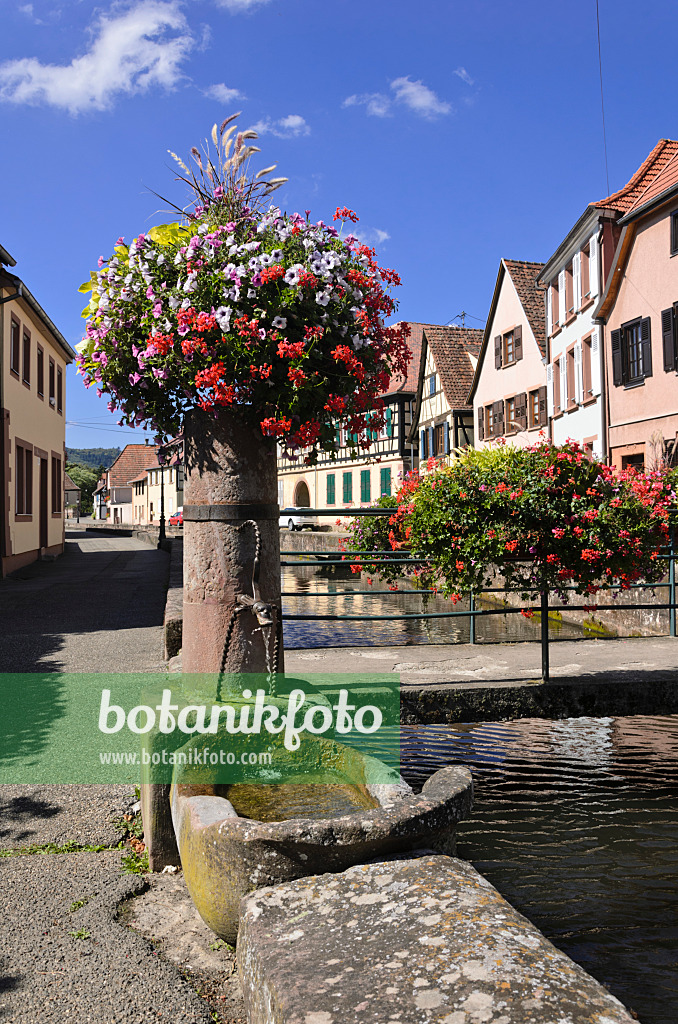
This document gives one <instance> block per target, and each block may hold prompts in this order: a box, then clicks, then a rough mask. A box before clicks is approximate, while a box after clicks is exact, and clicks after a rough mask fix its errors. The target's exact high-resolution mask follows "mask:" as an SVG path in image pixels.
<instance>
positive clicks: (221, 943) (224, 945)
mask: <svg viewBox="0 0 678 1024" xmlns="http://www.w3.org/2000/svg"><path fill="white" fill-rule="evenodd" d="M210 949H213V950H214V951H215V952H216V951H218V950H220V949H226V950H228V952H229V953H234V952H235V946H231V945H230V943H228V942H226V941H225V940H224V939H215V940H214V942H210Z"/></svg>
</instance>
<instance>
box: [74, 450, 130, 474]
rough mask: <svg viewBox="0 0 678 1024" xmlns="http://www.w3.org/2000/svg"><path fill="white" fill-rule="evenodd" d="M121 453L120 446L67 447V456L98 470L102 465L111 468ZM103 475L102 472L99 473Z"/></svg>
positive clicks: (82, 464)
mask: <svg viewBox="0 0 678 1024" xmlns="http://www.w3.org/2000/svg"><path fill="white" fill-rule="evenodd" d="M119 454H120V448H67V449H66V458H67V460H68V461H69V462H77V463H79V464H80V465H81V466H88V467H89V468H90V469H96V470H98V469H99V467H100V466H103V467H104V469H109V468H110V467H111V465H112V464H113V463H114V462H115V460H116V459H117V457H118V455H119ZM99 475H101V474H99Z"/></svg>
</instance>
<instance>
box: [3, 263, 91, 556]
mask: <svg viewBox="0 0 678 1024" xmlns="http://www.w3.org/2000/svg"><path fill="white" fill-rule="evenodd" d="M15 265H16V261H15V260H14V259H13V258H12V257H11V256H10V254H9V253H8V252H7V250H6V249H4V248H2V246H0V424H1V427H2V458H1V459H0V496H1V504H0V557H1V562H0V566H1V571H0V574H2V575H4V574H5V573H7V572H12V571H14V570H15V569H19V568H21V567H22V566H23V565H27V564H28V563H29V562H33V561H35V560H36V559H37V558H39V557H40V556H41V555H45V554H48V555H54V554H60V553H61V552H63V548H64V467H65V462H66V459H65V436H66V431H65V421H66V367H67V366H68V364H69V363H71V362H73V360H74V358H75V352H74V351H73V349H72V348H71V346H70V345H69V344H68V342H67V341H66V339H65V338H64V337H63V335H62V334H61V332H60V331H59V330H58V329H57V328H56V327H55V325H54V324H53V322H52V321H51V319H50V318H49V316H48V315H47V313H46V312H45V310H44V309H43V308H42V306H41V305H40V303H39V302H38V301H37V299H36V298H35V296H34V295H33V294H32V292H31V291H30V290H29V289H28V287H27V285H26V284H25V283H24V282H23V281H22V280H21V278H19V277H17V276H16V275H15V274H13V273H12V272H11V270H10V268H11V267H14V266H15Z"/></svg>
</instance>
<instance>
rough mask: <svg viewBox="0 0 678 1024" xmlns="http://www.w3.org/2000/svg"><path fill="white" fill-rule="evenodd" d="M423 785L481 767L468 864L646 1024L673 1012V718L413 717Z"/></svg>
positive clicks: (677, 976)
mask: <svg viewBox="0 0 678 1024" xmlns="http://www.w3.org/2000/svg"><path fill="white" fill-rule="evenodd" d="M401 759H402V765H403V769H402V771H403V775H404V776H405V778H406V779H407V780H408V782H409V783H410V784H411V785H412V786H413V787H414V788H416V789H419V788H421V786H422V784H423V782H424V781H425V779H426V778H427V777H428V776H429V775H430V774H432V773H433V772H434V771H436V770H437V769H438V768H441V767H443V766H445V765H450V764H463V765H466V766H467V767H469V768H470V769H471V771H472V773H473V777H474V785H475V803H474V809H473V815H472V817H471V818H470V819H469V820H468V821H465V822H462V824H461V825H460V827H459V833H458V845H457V852H458V855H459V856H460V857H462V858H464V859H465V860H468V861H470V862H471V863H472V864H474V866H475V867H476V868H477V869H478V871H480V872H481V874H483V875H485V877H486V878H488V879H489V880H490V881H491V882H492V884H493V885H494V886H496V888H497V889H498V890H499V892H501V894H502V895H503V896H504V897H506V899H507V900H508V901H509V902H510V903H511V904H512V905H513V906H514V907H516V909H517V910H519V911H520V912H521V913H523V914H525V916H526V917H527V918H529V920H530V921H532V922H533V923H534V924H536V925H537V927H538V928H540V929H541V930H542V931H543V932H544V934H545V935H546V936H547V937H548V938H549V939H551V941H552V942H553V943H554V944H555V945H556V946H558V947H559V948H560V949H562V950H563V951H564V952H565V953H567V954H568V956H570V957H571V958H572V959H573V960H575V961H576V962H577V963H578V964H580V965H581V966H582V967H583V968H584V969H585V970H586V971H588V972H589V973H590V974H592V975H593V976H594V977H595V978H597V979H598V980H599V981H600V982H602V983H603V984H604V985H605V986H606V987H608V988H609V990H610V991H611V992H612V993H613V994H614V995H616V996H617V998H618V999H620V1000H621V1001H622V1002H623V1003H624V1004H625V1005H626V1006H627V1007H629V1008H630V1009H632V1010H633V1011H635V1013H636V1014H637V1016H638V1019H639V1020H640V1021H642V1022H643V1024H675V1022H676V1021H677V1020H678V971H677V968H678V860H677V858H676V849H677V848H678V805H677V803H676V796H677V794H678V715H673V716H664V717H643V716H635V717H629V718H571V719H565V720H563V721H555V722H554V721H546V720H544V719H523V720H520V721H516V722H505V723H496V724H492V723H485V724H479V725H456V726H426V727H415V726H406V727H403V729H402V735H401Z"/></svg>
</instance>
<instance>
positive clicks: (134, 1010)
mask: <svg viewBox="0 0 678 1024" xmlns="http://www.w3.org/2000/svg"><path fill="white" fill-rule="evenodd" d="M66 537H67V542H68V543H67V550H66V553H65V554H64V555H63V556H62V557H61V558H59V559H58V560H57V561H56V562H53V563H52V562H49V563H40V562H38V563H35V564H33V565H31V566H28V567H26V568H25V569H23V570H20V571H19V572H17V573H16V574H14V575H13V576H11V577H8V578H6V579H4V580H2V581H0V617H1V619H0V620H1V621H2V624H3V628H2V634H1V635H0V671H3V672H45V671H63V672H80V671H85V670H86V671H89V672H115V671H124V670H127V671H129V670H130V669H132V668H133V669H136V670H139V671H154V670H155V671H164V670H165V665H164V663H163V661H162V643H163V626H162V621H163V613H164V607H165V593H166V586H167V577H168V571H169V556H168V554H167V553H166V552H164V551H157V550H155V549H154V548H152V547H149V545H148V544H144V543H143V542H142V541H139V540H136V539H134V538H131V537H101V536H92V535H91V534H89V535H88V534H85V533H84V530H79V529H78V528H77V526H76V525H75V524H73V528H72V529H71V528H70V524H69V530H68V532H67V534H66ZM134 800H135V796H134V794H133V793H130V792H129V787H125V786H57V785H55V786H30V785H22V786H6V787H2V788H0V920H1V921H2V927H1V928H0V1019H1V1020H2V1021H3V1022H5V1021H6V1022H7V1024H52V1022H55V1024H56V1022H57V1021H58V1022H59V1024H62V1022H63V1021H64V1020H71V1019H73V1020H75V1019H77V1020H78V1021H79V1022H81V1024H85V1022H90V1021H91V1022H92V1024H94V1022H96V1024H103V1022H105V1024H118V1022H120V1024H122V1022H135V1024H136V1022H138V1024H141V1022H144V1024H146V1022H147V1021H151V1020H153V1021H168V1022H169V1021H172V1022H174V1021H179V1020H180V1021H182V1022H186V1024H208V1022H210V1021H214V1019H215V1018H214V1017H213V1016H212V1014H211V1012H210V1010H209V1009H208V1007H207V1005H206V1003H205V1002H204V1001H203V1000H202V999H200V998H199V996H198V995H197V993H196V991H195V989H194V988H193V987H192V986H191V984H189V982H188V981H187V980H186V979H185V978H184V977H183V976H182V974H181V973H180V972H179V971H178V970H177V969H176V968H175V967H174V966H172V965H171V964H170V963H169V962H168V961H166V960H164V959H162V958H161V957H160V956H159V955H158V951H157V949H156V948H155V947H154V946H153V945H152V944H151V943H150V942H148V941H146V939H144V938H142V937H141V936H140V935H138V934H137V933H136V932H135V931H132V930H130V929H129V928H127V927H125V926H124V925H123V924H120V923H118V921H117V917H118V908H119V905H120V904H121V903H122V902H123V901H124V900H126V899H128V898H129V897H131V896H133V895H135V894H137V893H139V892H141V891H143V890H144V889H146V888H148V883H147V882H146V881H145V879H143V878H142V877H141V876H139V875H122V874H121V853H120V851H115V850H111V851H110V852H108V851H101V852H88V851H87V850H82V851H80V852H73V853H61V854H59V853H56V854H55V853H48V852H44V853H40V852H35V853H33V854H30V855H24V856H15V855H13V856H7V855H5V856H2V851H9V850H16V849H18V848H22V847H27V846H37V847H40V846H43V847H44V846H45V845H46V844H49V843H51V844H56V846H57V847H59V846H63V845H64V844H66V843H69V842H70V843H76V844H78V846H81V847H82V846H84V847H87V846H89V847H91V846H107V847H113V846H115V845H117V843H118V841H119V838H120V833H119V832H118V831H116V829H115V828H114V821H115V819H120V817H121V816H122V814H123V813H124V812H125V811H128V810H129V809H130V807H131V805H132V804H133V803H134Z"/></svg>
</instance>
